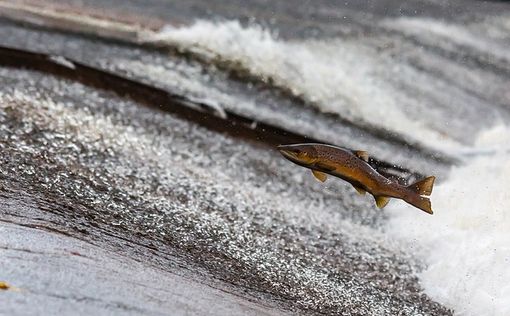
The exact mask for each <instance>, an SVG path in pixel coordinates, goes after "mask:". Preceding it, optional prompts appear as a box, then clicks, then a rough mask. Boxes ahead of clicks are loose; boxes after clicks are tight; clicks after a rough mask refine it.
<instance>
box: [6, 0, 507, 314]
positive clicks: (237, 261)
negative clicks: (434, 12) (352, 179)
mask: <svg viewBox="0 0 510 316" xmlns="http://www.w3.org/2000/svg"><path fill="white" fill-rule="evenodd" d="M318 7H319V9H317V10H318V12H319V13H320V16H322V18H323V19H326V18H325V17H324V16H327V18H328V19H332V20H333V19H337V20H338V23H330V22H328V23H326V22H324V21H325V20H321V21H320V22H321V23H318V26H317V30H315V29H314V28H312V31H311V32H303V33H300V34H299V36H292V35H289V34H293V33H292V32H289V26H288V25H286V24H285V22H280V24H278V22H275V23H274V24H271V23H264V24H263V25H262V24H260V23H256V22H253V21H245V20H243V21H240V20H239V19H226V18H225V17H222V18H209V19H204V18H203V17H202V19H193V20H192V21H186V23H185V24H183V25H179V26H175V25H174V26H170V25H168V26H166V27H165V28H163V29H162V30H160V31H158V32H156V33H151V34H150V36H146V37H144V38H142V39H140V41H141V42H143V43H144V44H145V45H148V46H149V47H150V46H151V45H157V46H158V48H159V50H157V51H156V50H151V49H148V48H141V47H133V46H129V45H120V44H118V43H116V44H113V43H107V44H105V43H104V42H101V41H100V40H97V41H96V40H90V39H86V38H79V37H68V36H67V35H65V34H60V33H52V32H49V31H40V30H30V29H23V28H20V27H18V26H13V25H12V24H8V23H6V24H4V25H3V26H2V27H1V28H0V32H2V36H3V37H4V38H5V40H4V42H5V44H9V45H12V46H16V47H20V48H29V49H33V50H42V51H45V52H49V53H52V54H61V55H65V56H68V57H70V58H73V59H75V60H79V61H82V62H85V63H87V64H90V65H92V66H95V67H99V68H103V69H106V70H109V71H113V72H116V73H120V74H122V75H125V76H128V77H130V78H134V79H137V80H142V81H144V82H147V83H150V84H153V85H156V86H158V87H162V88H164V89H166V90H169V91H171V92H174V93H178V94H182V95H186V96H187V97H188V98H190V99H192V100H200V101H202V102H204V103H206V104H209V105H210V106H211V107H212V108H214V109H216V110H217V111H219V112H221V109H228V110H230V111H233V112H236V113H240V114H243V115H246V116H250V117H253V118H255V119H256V120H259V121H264V122H268V123H272V124H274V125H278V126H281V127H284V128H287V129H289V130H292V131H295V132H300V133H303V134H306V135H310V136H313V137H316V138H318V139H322V140H324V141H328V142H332V143H335V144H338V145H342V146H346V147H350V148H356V149H363V150H367V151H368V152H369V153H370V155H372V156H375V157H377V158H380V159H383V160H385V161H388V162H390V163H395V164H401V165H404V166H406V167H408V168H411V169H413V170H416V171H419V172H421V173H422V174H426V175H428V174H431V175H432V174H433V175H436V176H437V178H438V181H437V185H436V187H435V188H434V192H433V194H432V206H433V209H434V211H435V214H434V215H433V216H429V215H427V214H424V213H421V212H420V211H418V210H416V209H414V208H412V207H410V206H408V205H406V204H404V203H403V202H401V201H392V202H390V204H389V206H388V207H387V209H385V211H384V212H382V213H381V212H377V211H376V210H375V208H374V207H373V201H372V200H371V199H370V198H368V197H365V198H363V197H359V196H356V195H354V191H353V190H352V188H350V187H349V186H347V185H345V184H343V183H342V182H340V181H335V180H332V181H331V180H330V182H328V183H327V186H326V187H324V186H322V185H320V184H317V183H314V182H313V179H312V178H311V175H309V174H308V173H307V172H305V171H304V170H303V169H300V168H298V167H296V166H293V165H290V164H289V163H287V162H286V161H284V160H283V159H281V158H280V157H279V156H278V154H277V153H275V152H272V151H270V150H267V148H261V147H260V146H257V145H253V144H246V143H243V142H240V141H238V140H236V139H231V138H228V137H226V136H224V135H218V134H215V133H212V132H211V131H208V130H206V129H203V128H201V127H198V126H195V125H193V124H190V123H189V122H186V121H183V120H180V119H176V118H174V117H172V116H170V115H162V114H161V113H158V112H155V111H152V110H147V109H144V108H141V107H140V106H139V105H137V104H134V103H133V102H130V101H126V100H124V99H121V98H117V97H112V96H111V95H108V94H107V93H104V92H97V91H96V90H93V89H91V88H89V87H85V86H82V85H81V84H77V83H72V82H68V81H65V80H60V79H58V78H54V77H51V76H46V77H44V79H43V77H42V75H41V74H38V73H33V72H28V71H21V70H17V71H14V70H9V69H2V70H1V72H0V75H1V76H0V77H1V80H2V82H3V87H2V94H1V95H0V101H1V102H0V106H1V107H0V123H2V125H1V126H0V127H2V129H1V130H0V133H1V134H0V136H2V137H3V138H2V139H1V141H2V142H1V143H0V145H1V146H2V147H1V148H2V149H3V150H4V151H9V152H10V153H11V154H12V155H13V156H16V157H28V158H23V159H22V158H19V159H20V161H18V162H17V163H18V164H19V166H22V167H23V168H20V167H19V166H16V163H11V164H9V165H8V166H9V168H12V169H9V168H7V167H5V166H7V165H3V169H2V170H0V171H2V172H3V173H2V176H4V177H6V178H10V179H11V180H12V179H14V178H16V177H19V179H21V180H19V181H21V182H23V181H25V180H26V181H27V183H36V185H33V187H31V189H33V190H35V191H37V190H46V191H47V192H49V193H48V194H50V193H51V194H56V195H58V194H64V195H65V196H66V197H67V198H69V199H70V200H71V201H72V200H73V199H75V200H78V199H79V200H80V201H81V202H80V203H82V204H83V205H85V207H88V209H87V211H86V216H89V217H90V218H95V219H96V220H98V221H100V222H101V223H112V225H114V226H115V227H120V229H123V230H125V231H126V232H128V233H143V234H148V235H151V236H153V238H154V239H157V240H161V241H163V242H164V243H166V244H168V245H169V247H176V248H179V249H184V251H187V252H188V253H189V254H191V255H190V256H191V257H192V259H191V260H192V261H193V262H195V263H197V262H198V263H197V264H198V265H201V266H205V267H206V268H207V269H208V270H209V271H211V273H212V274H213V275H215V276H217V277H219V278H221V279H222V280H226V281H229V282H232V283H234V284H237V285H242V286H246V287H248V288H252V289H255V290H259V291H265V292H268V293H271V294H274V295H276V296H277V297H280V298H281V297H284V298H286V299H287V300H290V301H292V302H293V303H294V304H296V305H297V306H298V307H299V308H301V309H303V310H312V311H318V312H325V313H335V312H336V313H339V312H340V311H345V310H347V311H351V313H352V314H356V313H359V314H371V315H381V314H395V313H397V312H401V313H404V314H406V315H407V314H409V315H410V314H431V315H438V314H449V311H448V310H447V308H451V309H452V310H454V311H455V312H456V313H458V314H460V315H506V314H508V313H509V312H510V310H509V309H508V306H510V288H509V287H508V283H509V281H510V275H509V274H508V269H507V267H508V261H509V260H510V248H509V247H508V244H509V241H510V239H509V238H510V237H509V235H508V231H509V226H508V223H509V221H510V218H509V217H508V216H509V215H508V214H509V213H508V212H509V211H510V204H509V203H508V201H509V200H510V196H509V193H508V192H510V181H509V180H508V179H509V177H510V169H509V165H508V161H509V160H510V148H509V147H508V144H509V142H510V139H508V134H509V133H510V127H508V126H507V125H508V124H509V123H508V122H510V89H509V87H510V53H509V52H510V36H509V35H508V34H510V16H509V15H507V14H506V13H504V12H502V13H501V14H492V15H488V16H476V17H475V18H468V17H465V16H464V17H458V18H455V19H450V20H442V19H437V18H434V17H426V16H415V17H412V16H378V15H372V14H369V13H363V14H362V13H360V12H355V11H349V10H347V11H346V12H345V15H344V14H340V13H338V12H336V11H331V12H329V11H328V10H327V7H326V4H323V7H322V10H321V9H320V8H321V7H320V6H318ZM183 10H184V9H183ZM296 10H297V9H296ZM298 11H299V10H298ZM319 13H318V14H319ZM334 13H338V14H337V15H335V14H334ZM288 14H289V15H292V14H296V16H297V15H298V13H288ZM296 16H295V17H294V18H296ZM335 21H336V20H335ZM294 22H295V21H294ZM322 22H324V24H322ZM290 24H291V25H292V23H290ZM282 25H284V26H282ZM10 34H16V36H9V35H10ZM84 47H85V48H86V49H84ZM161 47H164V48H165V49H170V50H169V51H161ZM84 96H86V97H84ZM9 124H11V125H9ZM13 126H14V127H16V130H15V131H13ZM34 135H36V136H34ZM38 157H39V158H38ZM40 157H44V159H47V160H44V159H43V160H44V161H43V162H44V163H47V165H46V164H44V165H43V166H41V170H42V171H44V172H41V174H40V175H39V174H38V173H37V172H35V169H34V168H36V167H35V164H34V161H36V162H37V161H38V160H37V159H42V158H40ZM30 159H34V160H33V161H32V160H30ZM52 163H53V164H54V165H55V166H58V168H57V167H52V165H51V164H52ZM66 168H67V169H69V170H71V172H64V171H62V170H64V169H66ZM18 169H19V170H18ZM54 169H55V170H57V171H58V170H60V172H57V173H55V172H54V171H53V170H54ZM11 170H18V171H16V172H19V174H17V176H16V177H15V176H13V175H12V174H10V172H11ZM29 180H30V181H29ZM12 181H13V182H16V181H14V180H12ZM104 187H112V188H115V189H114V190H112V191H106V192H105V191H104ZM87 218H88V217H87ZM225 267H227V268H225ZM416 276H417V277H418V279H417V280H416ZM422 289H423V290H424V292H425V294H426V295H428V297H430V298H431V299H432V300H435V301H437V302H439V303H440V304H443V305H444V306H445V307H446V308H445V307H443V306H439V305H438V304H436V303H435V302H432V301H430V299H429V298H427V297H421V296H420V295H419V293H420V291H421V290H422Z"/></svg>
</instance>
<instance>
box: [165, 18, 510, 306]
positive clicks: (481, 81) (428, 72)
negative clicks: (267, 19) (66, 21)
mask: <svg viewBox="0 0 510 316" xmlns="http://www.w3.org/2000/svg"><path fill="white" fill-rule="evenodd" d="M380 27H381V28H383V29H384V30H387V31H388V32H389V31H391V30H392V31H395V32H396V33H398V35H395V34H390V33H388V34H385V36H388V37H387V38H385V39H383V40H381V38H380V37H377V38H376V39H375V38H371V37H368V38H365V39H363V40H362V41H361V42H360V40H359V38H356V39H355V40H351V39H340V38H338V39H337V38H332V39H331V38H330V39H327V40H313V39H312V40H291V41H288V40H281V39H278V36H277V35H275V34H273V33H271V32H270V31H269V30H267V29H264V28H261V27H258V26H248V27H245V26H242V25H241V24H240V23H239V22H237V21H227V22H211V21H199V22H196V23H195V24H193V25H192V26H190V27H182V28H176V27H167V28H166V29H164V30H163V31H162V32H161V34H159V35H158V37H157V38H156V39H155V40H157V41H165V42H167V43H169V44H170V45H176V46H178V47H179V48H180V49H182V50H185V51H189V52H192V53H194V54H199V55H201V56H203V57H204V58H206V59H209V60H211V61H214V60H217V59H220V60H222V61H224V62H228V63H231V65H232V67H242V68H244V69H246V71H248V72H249V73H250V74H252V75H254V76H257V77H260V78H262V80H269V81H271V83H272V84H274V85H276V86H278V87H282V88H284V89H287V90H289V91H291V93H292V94H294V95H296V96H299V97H301V98H303V99H304V100H305V102H306V103H307V104H309V105H310V106H314V107H317V108H318V109H319V110H320V111H322V112H329V113H336V114H338V115H340V116H342V117H344V118H347V119H348V120H351V121H354V122H357V123H358V124H360V123H364V122H366V123H367V124H368V125H371V126H377V127H381V128H382V129H384V130H387V131H390V133H396V134H402V135H404V136H405V138H406V139H410V140H411V141H416V142H418V143H421V144H423V145H425V146H430V147H433V148H435V149H436V150H440V151H441V150H445V151H447V152H449V154H451V155H454V156H457V157H459V158H461V159H462V161H463V163H464V165H462V166H460V167H454V168H453V170H452V172H451V174H450V176H449V177H448V179H445V178H444V176H443V175H439V178H440V181H441V180H443V181H444V182H443V183H440V185H438V186H437V187H436V189H435V192H434V195H433V199H432V200H433V203H434V204H433V205H434V209H435V211H436V213H437V214H436V215H435V216H434V217H431V218H423V219H422V218H418V217H417V216H416V214H415V213H414V211H413V209H412V208H411V207H409V206H406V205H404V204H403V203H399V204H397V203H395V204H397V205H392V206H390V209H391V210H398V211H395V214H394V216H395V218H393V219H392V220H391V221H390V223H389V224H388V228H387V231H388V232H392V233H393V234H395V235H397V236H398V237H400V238H401V239H402V240H404V241H408V242H409V244H410V246H409V247H411V249H412V248H414V247H418V248H421V247H423V248H425V250H422V251H421V252H420V255H421V257H422V258H423V260H424V261H425V262H427V264H428V268H427V269H426V270H425V271H423V272H422V273H420V278H421V282H422V284H423V285H424V287H425V290H426V291H427V293H429V294H430V295H431V297H433V298H435V299H437V300H438V301H440V302H443V303H445V304H447V306H450V307H452V308H454V310H455V311H456V312H458V313H459V314H466V315H482V314H488V315H506V314H508V313H509V312H510V310H509V309H508V306H510V287H509V286H508V281H509V280H510V275H509V274H508V263H509V260H510V248H509V247H508V243H509V242H510V235H508V231H509V228H510V227H509V226H508V225H509V221H510V217H509V215H508V214H510V213H509V212H510V204H509V203H508V201H509V200H510V193H508V192H509V191H510V180H509V178H510V174H509V169H508V168H509V166H508V161H509V159H510V147H508V144H509V142H510V139H508V134H509V132H510V130H509V129H508V128H506V127H505V125H504V124H505V123H508V122H510V120H509V111H508V110H509V109H510V90H509V87H510V78H509V74H510V72H509V70H510V68H509V66H510V53H509V52H510V38H509V37H508V31H510V16H498V17H493V18H486V19H484V20H482V21H476V22H473V23H470V24H468V25H463V26H459V25H455V24H451V23H448V22H446V21H436V20H433V19H430V18H393V19H385V20H383V21H381V24H380ZM395 36H397V37H399V36H410V37H411V38H412V41H415V42H418V43H420V44H422V45H423V46H425V45H427V44H429V45H430V43H434V45H437V44H436V43H438V42H441V43H443V45H444V46H443V45H440V46H439V49H442V50H453V49H455V48H458V49H462V50H463V51H465V52H466V53H467V54H473V55H476V56H480V57H481V58H485V59H487V62H489V63H492V62H494V61H500V62H501V64H502V65H503V67H502V69H498V70H493V71H490V70H489V69H487V68H489V67H486V68H482V70H481V71H474V69H473V65H472V64H471V63H469V62H466V60H465V59H460V60H455V59H454V60H451V59H446V58H445V57H444V56H441V55H442V53H438V51H437V50H439V49H436V50H427V49H426V48H425V49H424V48H423V46H419V45H411V44H410V43H405V40H404V44H402V43H399V45H398V46H397V47H395V46H394V40H395V38H394V37H395ZM392 44H393V45H392ZM413 44H415V43H413ZM438 77H439V79H438ZM500 124H503V125H500ZM473 125H474V126H473ZM491 125H499V126H502V127H499V128H495V129H490V126H491ZM468 126H469V128H468ZM473 127H474V128H473ZM484 128H488V129H490V130H489V131H487V132H484ZM477 131H481V132H480V133H481V135H480V136H477ZM474 139H478V140H477V141H476V142H475V143H474V144H473V140H474Z"/></svg>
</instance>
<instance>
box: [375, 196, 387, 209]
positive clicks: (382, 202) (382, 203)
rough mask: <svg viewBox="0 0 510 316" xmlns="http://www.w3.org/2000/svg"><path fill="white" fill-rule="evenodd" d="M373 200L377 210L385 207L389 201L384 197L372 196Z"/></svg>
mask: <svg viewBox="0 0 510 316" xmlns="http://www.w3.org/2000/svg"><path fill="white" fill-rule="evenodd" d="M374 198H375V204H376V205H377V207H378V208H383V207H385V206H386V204H388V202H389V201H390V198H389V197H386V196H374Z"/></svg>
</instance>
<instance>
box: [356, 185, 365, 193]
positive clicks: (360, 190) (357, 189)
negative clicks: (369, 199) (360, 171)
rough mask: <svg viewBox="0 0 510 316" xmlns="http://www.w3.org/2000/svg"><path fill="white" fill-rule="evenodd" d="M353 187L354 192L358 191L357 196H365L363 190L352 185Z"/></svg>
mask: <svg viewBox="0 0 510 316" xmlns="http://www.w3.org/2000/svg"><path fill="white" fill-rule="evenodd" d="M353 187H354V188H355V189H356V191H358V193H359V195H365V193H367V191H365V190H363V189H362V188H360V187H357V186H355V185H353Z"/></svg>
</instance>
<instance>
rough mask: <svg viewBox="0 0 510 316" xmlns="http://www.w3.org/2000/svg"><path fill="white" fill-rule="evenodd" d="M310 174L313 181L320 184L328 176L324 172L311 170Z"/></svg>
mask: <svg viewBox="0 0 510 316" xmlns="http://www.w3.org/2000/svg"><path fill="white" fill-rule="evenodd" d="M312 173H313V176H314V177H315V179H317V180H319V181H320V182H324V181H326V179H327V178H328V176H327V175H326V174H325V173H324V172H320V171H317V170H312Z"/></svg>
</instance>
